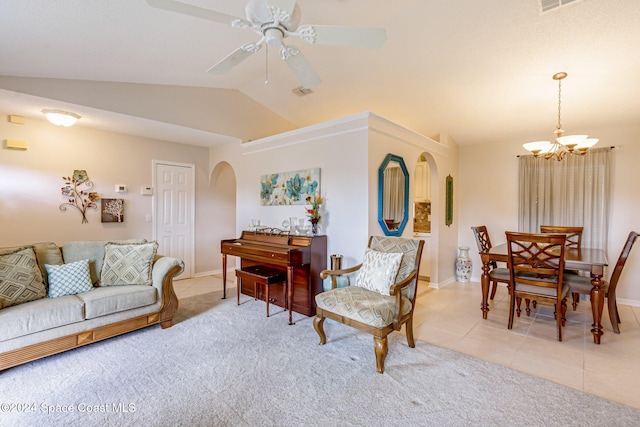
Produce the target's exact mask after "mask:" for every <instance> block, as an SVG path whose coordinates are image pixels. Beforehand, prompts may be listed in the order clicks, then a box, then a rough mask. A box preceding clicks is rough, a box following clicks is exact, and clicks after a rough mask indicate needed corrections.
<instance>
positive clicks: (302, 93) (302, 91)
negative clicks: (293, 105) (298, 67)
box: [293, 86, 313, 96]
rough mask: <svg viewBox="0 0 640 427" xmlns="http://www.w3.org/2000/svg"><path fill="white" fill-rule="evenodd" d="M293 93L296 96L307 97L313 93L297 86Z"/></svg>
mask: <svg viewBox="0 0 640 427" xmlns="http://www.w3.org/2000/svg"><path fill="white" fill-rule="evenodd" d="M293 93H295V94H296V95H298V96H307V95H310V94H312V93H313V91H312V90H311V89H308V88H306V87H304V86H298V87H297V88H295V89H294V90H293Z"/></svg>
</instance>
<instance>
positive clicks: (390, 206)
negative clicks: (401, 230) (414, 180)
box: [382, 167, 404, 222]
mask: <svg viewBox="0 0 640 427" xmlns="http://www.w3.org/2000/svg"><path fill="white" fill-rule="evenodd" d="M383 200H384V203H383V210H382V214H383V216H384V219H392V220H393V221H394V222H397V221H402V219H403V218H404V174H403V173H402V169H400V167H387V168H386V169H385V170H384V192H383Z"/></svg>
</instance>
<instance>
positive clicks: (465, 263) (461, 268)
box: [456, 246, 472, 282]
mask: <svg viewBox="0 0 640 427" xmlns="http://www.w3.org/2000/svg"><path fill="white" fill-rule="evenodd" d="M471 267H472V263H471V258H469V247H468V246H460V247H459V248H458V257H457V258H456V279H457V280H458V282H468V281H469V280H471Z"/></svg>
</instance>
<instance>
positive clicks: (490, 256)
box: [480, 243, 608, 344]
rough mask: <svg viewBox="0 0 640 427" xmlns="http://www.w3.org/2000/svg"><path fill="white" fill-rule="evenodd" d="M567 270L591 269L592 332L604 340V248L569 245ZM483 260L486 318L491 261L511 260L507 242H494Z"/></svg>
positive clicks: (566, 256)
mask: <svg viewBox="0 0 640 427" xmlns="http://www.w3.org/2000/svg"><path fill="white" fill-rule="evenodd" d="M564 254H565V264H564V268H565V270H579V271H585V272H588V273H589V274H590V275H591V284H592V285H593V288H591V313H592V315H593V324H592V325H591V327H592V329H591V333H592V334H593V342H594V343H596V344H600V338H601V337H602V335H603V334H604V332H603V330H602V324H601V323H600V322H601V320H602V310H603V308H604V299H605V296H606V295H605V293H604V291H603V290H602V285H603V283H604V282H603V281H602V276H603V274H604V268H605V267H606V266H607V265H608V264H607V254H606V253H605V251H604V250H602V249H594V248H565V252H564ZM480 258H481V260H482V276H481V277H480V283H481V285H482V303H481V309H482V318H483V319H486V318H487V314H488V312H489V302H488V297H489V285H490V282H491V278H490V276H489V271H490V270H491V265H490V264H491V262H493V261H495V262H505V263H506V262H508V259H509V248H508V246H507V243H503V244H500V245H496V246H493V247H492V248H490V249H489V250H487V251H484V252H480Z"/></svg>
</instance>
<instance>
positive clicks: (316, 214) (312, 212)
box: [306, 196, 324, 230]
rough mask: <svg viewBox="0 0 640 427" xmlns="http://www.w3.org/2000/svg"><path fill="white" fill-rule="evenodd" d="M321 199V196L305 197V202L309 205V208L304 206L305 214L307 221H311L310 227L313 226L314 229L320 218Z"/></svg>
mask: <svg viewBox="0 0 640 427" xmlns="http://www.w3.org/2000/svg"><path fill="white" fill-rule="evenodd" d="M323 201H324V200H322V197H320V196H313V197H307V203H309V204H310V205H311V207H310V208H306V210H307V216H308V217H309V222H311V225H312V228H315V229H316V230H317V226H318V223H319V222H320V219H321V218H322V217H321V216H320V205H322V202H323Z"/></svg>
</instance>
